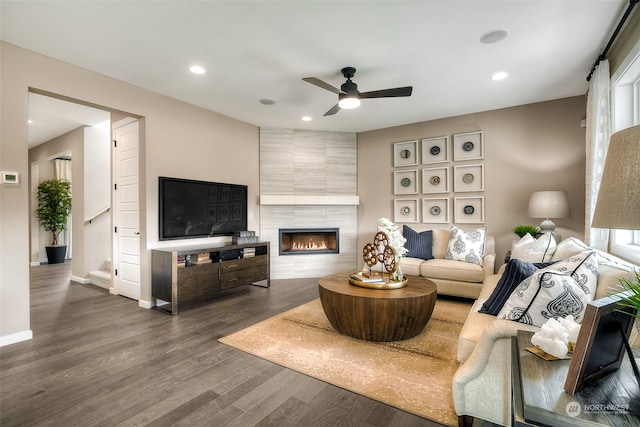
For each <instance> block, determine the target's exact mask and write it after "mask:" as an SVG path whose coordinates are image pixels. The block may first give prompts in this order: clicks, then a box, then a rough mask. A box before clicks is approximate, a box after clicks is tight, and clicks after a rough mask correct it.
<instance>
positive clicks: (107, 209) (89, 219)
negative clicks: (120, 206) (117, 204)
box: [84, 206, 111, 224]
mask: <svg viewBox="0 0 640 427" xmlns="http://www.w3.org/2000/svg"><path fill="white" fill-rule="evenodd" d="M110 210H111V206H107V207H105V208H102V209H101V210H99V211H98V212H97V213H96V214H94V215H93V216H91V217H89V218H87V219H85V220H84V223H85V224H91V222H92V221H94V220H95V219H96V218H98V217H99V216H100V215H102V214H104V213H107V212H109V211H110Z"/></svg>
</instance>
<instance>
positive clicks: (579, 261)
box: [497, 252, 598, 327]
mask: <svg viewBox="0 0 640 427" xmlns="http://www.w3.org/2000/svg"><path fill="white" fill-rule="evenodd" d="M597 285H598V264H597V257H596V253H595V252H585V253H583V254H580V255H576V256H574V257H570V258H567V259H566V260H564V261H559V262H557V263H555V264H553V265H551V266H549V267H546V268H542V269H540V270H538V271H537V272H535V273H534V274H533V275H531V276H529V277H528V278H526V279H524V280H523V281H522V283H520V285H518V287H517V288H516V289H515V290H514V291H513V292H512V293H511V295H510V296H509V298H508V299H507V302H506V303H505V304H504V306H503V307H502V310H500V312H499V313H498V316H497V317H498V319H507V320H513V321H515V322H520V323H525V324H527V325H534V326H539V327H541V326H542V325H543V324H544V323H545V322H546V321H547V320H549V319H551V318H558V317H566V316H568V315H569V314H571V315H572V316H573V317H574V319H575V321H576V322H578V323H580V322H582V317H583V315H584V310H585V308H586V306H587V304H588V303H589V302H591V301H593V297H594V295H595V292H596V287H597Z"/></svg>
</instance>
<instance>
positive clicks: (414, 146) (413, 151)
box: [393, 139, 418, 167]
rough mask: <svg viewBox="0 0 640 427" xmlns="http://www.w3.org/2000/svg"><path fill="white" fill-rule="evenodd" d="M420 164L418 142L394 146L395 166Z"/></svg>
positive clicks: (395, 144)
mask: <svg viewBox="0 0 640 427" xmlns="http://www.w3.org/2000/svg"><path fill="white" fill-rule="evenodd" d="M417 164H418V140H417V139H416V140H413V141H404V142H396V143H394V144H393V166H394V167H402V166H416V165H417Z"/></svg>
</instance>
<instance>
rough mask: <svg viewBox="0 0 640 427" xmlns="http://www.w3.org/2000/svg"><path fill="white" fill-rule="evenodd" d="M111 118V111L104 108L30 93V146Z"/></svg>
mask: <svg viewBox="0 0 640 427" xmlns="http://www.w3.org/2000/svg"><path fill="white" fill-rule="evenodd" d="M109 118H110V115H109V113H108V112H107V111H104V110H98V109H96V108H91V107H86V106H83V105H79V104H75V103H73V102H67V101H62V100H60V99H55V98H51V97H49V96H44V95H39V94H36V93H30V94H29V148H33V147H35V146H37V145H39V144H42V143H44V142H47V141H49V140H51V139H52V138H55V137H57V136H60V135H64V134H65V133H67V132H70V131H72V130H74V129H77V128H79V127H80V126H95V125H97V124H99V123H103V122H105V121H106V120H109Z"/></svg>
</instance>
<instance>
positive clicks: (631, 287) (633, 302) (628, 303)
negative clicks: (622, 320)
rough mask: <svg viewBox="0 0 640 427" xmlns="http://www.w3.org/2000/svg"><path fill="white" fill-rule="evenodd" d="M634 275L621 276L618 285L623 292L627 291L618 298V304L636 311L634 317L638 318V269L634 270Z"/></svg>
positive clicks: (639, 280) (639, 311) (639, 302)
mask: <svg viewBox="0 0 640 427" xmlns="http://www.w3.org/2000/svg"><path fill="white" fill-rule="evenodd" d="M633 274H634V277H631V278H621V279H620V280H619V282H620V287H621V288H622V291H623V292H625V291H626V292H628V293H626V294H625V296H623V297H622V298H621V300H620V303H619V304H620V305H621V306H623V307H629V308H632V309H634V310H637V311H636V314H635V315H634V317H636V318H640V270H634V272H633Z"/></svg>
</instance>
